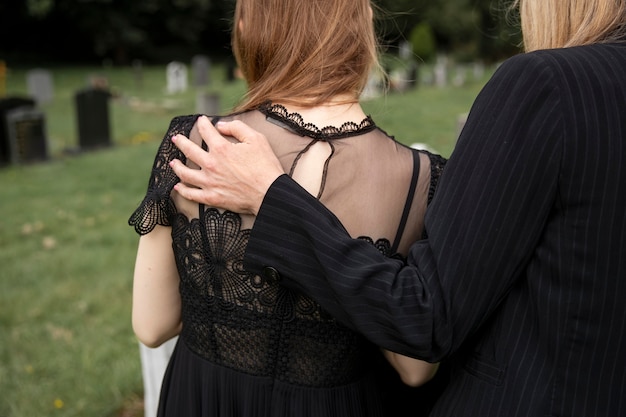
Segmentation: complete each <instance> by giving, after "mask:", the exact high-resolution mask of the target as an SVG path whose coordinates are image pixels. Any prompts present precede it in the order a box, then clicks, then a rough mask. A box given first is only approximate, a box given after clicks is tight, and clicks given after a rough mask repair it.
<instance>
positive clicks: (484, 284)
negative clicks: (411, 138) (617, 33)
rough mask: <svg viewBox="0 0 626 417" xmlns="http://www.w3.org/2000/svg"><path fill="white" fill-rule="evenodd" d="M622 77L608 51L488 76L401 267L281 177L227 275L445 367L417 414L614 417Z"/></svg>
mask: <svg viewBox="0 0 626 417" xmlns="http://www.w3.org/2000/svg"><path fill="white" fill-rule="evenodd" d="M624 73H626V46H625V45H624V44H603V45H589V46H581V47H574V48H564V49H557V50H544V51H536V52H532V53H528V54H521V55H518V56H515V57H513V58H511V59H509V60H507V61H506V62H504V63H503V64H502V65H501V66H500V67H499V69H498V70H497V71H496V73H495V74H494V76H493V77H492V79H491V80H490V81H489V82H488V83H487V85H486V86H485V87H484V89H483V90H482V92H481V93H480V94H479V96H478V97H477V99H476V101H475V103H474V105H473V107H472V110H471V112H470V114H469V117H468V120H467V123H466V125H465V128H464V129H463V132H462V134H461V136H460V138H459V140H458V143H457V146H456V148H455V150H454V152H453V154H452V156H451V157H450V160H449V161H448V162H447V163H446V167H445V171H444V173H443V175H442V177H441V180H440V181H439V184H438V186H437V191H436V193H435V196H434V198H433V201H432V203H431V205H430V206H429V209H428V212H427V215H426V229H427V233H428V239H427V240H422V241H419V242H416V243H415V244H414V245H413V246H412V247H411V249H410V252H409V256H408V258H407V264H406V265H405V264H404V263H403V262H401V261H396V260H393V259H389V258H385V257H382V256H380V254H378V253H377V252H376V251H375V250H373V249H372V248H371V247H370V246H369V245H367V244H364V243H363V242H360V241H358V240H355V239H351V237H350V236H349V235H348V234H347V233H345V230H343V227H342V224H341V222H340V220H339V219H337V218H336V217H335V216H334V215H333V213H332V212H331V211H329V210H328V208H327V207H324V205H322V204H319V202H318V201H316V200H315V199H312V198H310V196H309V195H308V194H307V193H306V192H305V191H304V190H302V188H301V187H299V186H298V185H297V184H295V183H294V182H293V181H291V180H290V179H289V178H288V177H287V176H281V177H279V178H278V179H277V180H276V181H275V183H274V184H273V185H272V187H271V188H270V189H269V191H268V193H267V195H266V196H265V200H264V202H263V205H262V206H261V209H260V212H259V216H258V217H257V219H256V222H255V224H254V228H253V230H252V233H251V237H250V241H249V245H248V247H247V251H246V256H245V259H244V260H245V263H244V265H245V267H246V268H247V269H248V270H250V271H259V270H262V269H263V268H265V267H272V268H274V269H275V270H276V271H278V273H279V274H280V275H281V276H282V277H283V279H282V283H283V285H285V286H286V287H288V288H291V289H294V290H297V291H301V292H303V293H306V294H308V295H310V296H312V297H313V298H314V299H315V300H316V301H317V302H319V303H320V304H321V305H322V306H323V307H324V308H325V309H326V310H327V311H328V312H329V313H331V314H332V315H333V316H334V317H336V318H338V319H339V320H340V321H341V322H342V323H344V324H346V325H347V326H349V327H351V328H353V329H355V330H356V331H358V332H360V333H362V334H364V335H366V336H367V337H368V338H369V339H370V340H372V341H374V342H375V343H376V344H378V345H380V346H383V347H386V348H388V349H390V350H394V351H398V352H401V353H405V354H408V355H414V356H416V357H421V358H424V359H427V360H431V361H437V360H441V359H443V358H448V357H450V355H453V356H454V361H453V363H452V368H453V369H452V372H451V379H450V383H449V384H448V386H447V388H446V390H445V391H444V393H443V395H442V396H441V397H440V399H439V401H438V402H437V404H436V405H435V407H434V409H433V411H432V416H434V417H435V416H436V417H438V416H461V417H462V416H480V417H490V416H494V417H501V416H508V417H513V416H515V417H520V416H528V417H536V416H569V417H587V416H600V417H613V416H624V415H626V401H624V398H626V379H625V375H626V373H625V372H624V370H625V369H626V355H625V354H624V352H626V337H624V335H625V334H626V309H625V308H624V307H623V301H624V300H625V299H626V256H624V254H625V253H626V117H625V113H624V109H626V77H624V76H623V74H624ZM287 196H288V198H287ZM277 236H280V237H279V238H277ZM337 276H340V277H342V279H341V280H338V279H335V277H337ZM416 407H418V405H416Z"/></svg>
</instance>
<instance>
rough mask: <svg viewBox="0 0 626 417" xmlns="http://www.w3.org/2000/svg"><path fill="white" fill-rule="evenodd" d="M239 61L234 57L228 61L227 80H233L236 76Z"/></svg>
mask: <svg viewBox="0 0 626 417" xmlns="http://www.w3.org/2000/svg"><path fill="white" fill-rule="evenodd" d="M236 71H237V63H236V62H235V60H234V59H229V60H228V62H227V63H226V81H228V82H229V83H230V82H233V81H235V78H236V75H235V73H236Z"/></svg>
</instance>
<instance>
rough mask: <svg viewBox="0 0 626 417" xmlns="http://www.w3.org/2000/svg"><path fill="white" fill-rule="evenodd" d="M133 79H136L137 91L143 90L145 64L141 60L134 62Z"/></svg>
mask: <svg viewBox="0 0 626 417" xmlns="http://www.w3.org/2000/svg"><path fill="white" fill-rule="evenodd" d="M133 78H134V79H135V87H137V90H141V89H142V88H143V63H142V62H141V60H140V59H135V60H133Z"/></svg>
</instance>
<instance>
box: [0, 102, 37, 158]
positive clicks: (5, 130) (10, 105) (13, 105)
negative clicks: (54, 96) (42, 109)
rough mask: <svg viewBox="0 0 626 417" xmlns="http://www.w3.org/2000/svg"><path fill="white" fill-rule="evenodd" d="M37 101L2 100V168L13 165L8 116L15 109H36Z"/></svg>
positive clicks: (0, 119)
mask: <svg viewBox="0 0 626 417" xmlns="http://www.w3.org/2000/svg"><path fill="white" fill-rule="evenodd" d="M35 105H36V103H35V100H33V99H32V98H30V97H5V98H0V166H1V165H8V164H9V163H11V145H10V143H9V127H8V124H7V119H6V116H7V114H8V113H9V112H10V111H11V110H14V109H18V108H28V109H33V108H35Z"/></svg>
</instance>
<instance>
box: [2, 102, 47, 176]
mask: <svg viewBox="0 0 626 417" xmlns="http://www.w3.org/2000/svg"><path fill="white" fill-rule="evenodd" d="M6 124H7V128H8V131H7V133H8V137H9V148H10V153H11V162H12V163H13V164H21V163H25V162H36V161H44V160H46V159H48V145H47V138H46V123H45V116H44V114H43V113H42V112H41V111H40V110H37V109H35V108H34V107H18V108H16V109H13V110H10V111H9V112H8V113H7V114H6Z"/></svg>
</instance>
